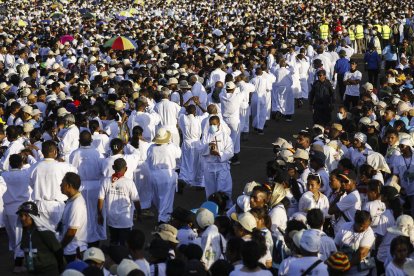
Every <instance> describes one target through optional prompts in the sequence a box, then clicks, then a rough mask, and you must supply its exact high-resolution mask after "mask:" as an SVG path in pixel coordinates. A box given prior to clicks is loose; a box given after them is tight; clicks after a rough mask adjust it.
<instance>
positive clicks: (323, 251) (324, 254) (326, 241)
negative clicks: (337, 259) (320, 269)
mask: <svg viewBox="0 0 414 276" xmlns="http://www.w3.org/2000/svg"><path fill="white" fill-rule="evenodd" d="M306 221H307V223H308V225H309V226H310V228H311V229H312V230H313V231H315V232H316V234H317V235H318V236H320V238H321V248H320V251H319V253H320V254H319V255H320V258H321V259H322V260H323V261H326V260H327V259H328V258H329V256H331V254H332V253H335V252H336V251H337V249H336V245H335V242H334V240H333V239H332V238H331V237H329V236H327V235H326V233H325V232H323V231H322V227H323V224H324V214H323V212H322V211H321V210H320V209H311V210H309V211H308V213H307V214H306Z"/></svg>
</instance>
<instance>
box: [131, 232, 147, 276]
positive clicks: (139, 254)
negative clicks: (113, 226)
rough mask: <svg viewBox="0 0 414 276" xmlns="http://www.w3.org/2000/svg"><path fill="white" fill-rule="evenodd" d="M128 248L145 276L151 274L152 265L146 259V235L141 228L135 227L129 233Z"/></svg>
mask: <svg viewBox="0 0 414 276" xmlns="http://www.w3.org/2000/svg"><path fill="white" fill-rule="evenodd" d="M127 245H128V249H129V252H130V255H131V258H132V260H133V261H134V262H135V263H136V264H137V265H138V266H139V269H140V270H141V271H142V272H144V275H145V276H151V274H150V265H149V263H148V261H147V260H146V259H145V250H144V247H145V235H144V233H143V232H142V231H141V230H139V229H133V230H132V231H131V233H129V235H128V239H127Z"/></svg>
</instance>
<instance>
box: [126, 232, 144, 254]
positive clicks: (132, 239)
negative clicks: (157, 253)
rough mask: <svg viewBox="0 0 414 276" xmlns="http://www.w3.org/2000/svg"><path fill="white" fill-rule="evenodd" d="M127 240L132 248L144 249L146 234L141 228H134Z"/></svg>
mask: <svg viewBox="0 0 414 276" xmlns="http://www.w3.org/2000/svg"><path fill="white" fill-rule="evenodd" d="M126 242H127V244H128V247H129V248H130V249H131V250H142V249H144V245H145V234H144V232H142V231H141V230H139V229H132V230H131V232H129V234H128V238H127V241H126Z"/></svg>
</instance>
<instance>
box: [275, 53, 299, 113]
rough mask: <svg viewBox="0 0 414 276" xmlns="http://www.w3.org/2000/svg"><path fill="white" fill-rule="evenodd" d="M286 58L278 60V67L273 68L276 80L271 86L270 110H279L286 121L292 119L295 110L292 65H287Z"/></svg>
mask: <svg viewBox="0 0 414 276" xmlns="http://www.w3.org/2000/svg"><path fill="white" fill-rule="evenodd" d="M287 67H288V64H287V63H286V60H284V59H281V60H280V61H279V68H278V69H277V70H275V73H274V74H275V78H276V80H275V81H274V83H273V87H272V111H273V112H280V113H281V114H282V115H284V116H285V118H286V121H291V120H292V115H293V113H294V112H295V98H294V94H293V90H292V86H293V74H294V71H295V70H294V68H293V66H289V68H287Z"/></svg>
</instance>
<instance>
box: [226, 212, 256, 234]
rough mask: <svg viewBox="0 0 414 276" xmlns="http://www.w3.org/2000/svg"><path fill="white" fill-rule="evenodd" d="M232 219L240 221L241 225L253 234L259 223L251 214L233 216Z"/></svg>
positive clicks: (234, 214)
mask: <svg viewBox="0 0 414 276" xmlns="http://www.w3.org/2000/svg"><path fill="white" fill-rule="evenodd" d="M231 218H232V219H233V220H235V221H238V222H239V223H240V225H241V226H242V227H243V228H244V229H245V230H246V231H248V232H250V233H251V232H253V229H254V228H256V227H257V222H256V219H255V217H254V216H253V215H252V214H251V213H250V212H245V213H240V214H236V213H233V214H231Z"/></svg>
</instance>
